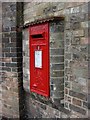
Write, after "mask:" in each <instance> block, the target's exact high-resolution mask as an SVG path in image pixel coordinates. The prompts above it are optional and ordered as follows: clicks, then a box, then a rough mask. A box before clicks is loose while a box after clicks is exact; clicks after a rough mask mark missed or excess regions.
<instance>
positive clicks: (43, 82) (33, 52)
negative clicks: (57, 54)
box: [29, 23, 50, 97]
mask: <svg viewBox="0 0 90 120" xmlns="http://www.w3.org/2000/svg"><path fill="white" fill-rule="evenodd" d="M29 30H30V90H31V91H32V92H36V93H38V94H41V95H43V96H46V97H49V92H50V90H49V89H50V88H49V24H48V23H43V24H38V25H33V26H30V29H29Z"/></svg>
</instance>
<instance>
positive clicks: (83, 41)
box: [80, 37, 89, 45]
mask: <svg viewBox="0 0 90 120" xmlns="http://www.w3.org/2000/svg"><path fill="white" fill-rule="evenodd" d="M80 43H81V45H85V44H89V38H85V37H82V38H81V39H80Z"/></svg>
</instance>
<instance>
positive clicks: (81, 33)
mask: <svg viewBox="0 0 90 120" xmlns="http://www.w3.org/2000/svg"><path fill="white" fill-rule="evenodd" d="M73 35H74V36H75V37H79V36H80V37H83V36H84V35H85V32H84V30H77V31H73Z"/></svg>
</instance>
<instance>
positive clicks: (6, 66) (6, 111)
mask: <svg viewBox="0 0 90 120" xmlns="http://www.w3.org/2000/svg"><path fill="white" fill-rule="evenodd" d="M17 6H18V4H16V3H14V2H7V3H5V2H3V3H2V24H3V26H2V43H1V42H0V43H1V44H2V56H0V62H2V65H0V68H2V72H0V73H1V80H0V85H1V87H2V92H1V94H2V98H0V100H1V99H2V102H0V103H2V110H1V111H2V116H3V117H6V118H19V117H20V105H19V104H20V92H19V91H20V90H21V80H22V77H21V75H22V44H21V40H22V39H21V36H20V32H18V29H16V27H17V25H19V24H18V23H17V20H16V19H17V17H18V15H17V9H18V7H17ZM19 7H20V5H19ZM0 9H1V7H0ZM19 17H20V16H19ZM19 20H20V19H19ZM17 28H18V27H17ZM0 40H1V39H0ZM0 90H1V88H0ZM1 111H0V112H1Z"/></svg>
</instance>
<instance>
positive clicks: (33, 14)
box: [23, 2, 88, 118]
mask: <svg viewBox="0 0 90 120" xmlns="http://www.w3.org/2000/svg"><path fill="white" fill-rule="evenodd" d="M53 16H57V17H62V16H63V17H64V18H65V20H64V21H63V22H64V25H63V27H62V28H63V32H61V33H59V35H60V37H61V39H55V40H54V41H53V40H52V39H51V37H52V36H53V34H55V33H53V34H52V33H50V42H51V43H50V47H51V48H52V46H55V47H56V48H58V45H60V48H59V49H62V50H61V51H62V53H61V52H60V54H63V55H64V57H63V56H62V58H60V60H64V66H63V64H62V70H63V69H64V82H63V83H62V86H61V83H60V82H61V81H63V78H62V79H60V78H59V79H56V80H55V83H54V85H57V87H56V89H57V91H56V93H55V92H54V91H53V94H54V95H55V96H57V93H59V94H58V97H59V96H60V88H61V87H62V88H63V84H64V88H63V89H64V108H65V109H66V110H69V111H70V112H68V114H67V112H65V111H66V110H65V109H63V108H62V107H61V108H62V109H63V111H64V116H60V115H57V116H58V117H59V118H60V117H65V115H66V117H71V118H75V117H80V118H81V117H82V118H84V117H87V116H88V4H87V3H82V2H79V3H70V2H69V3H58V2H56V3H55V2H54V3H50V2H47V3H38V2H37V3H25V4H24V25H26V24H28V23H31V22H34V21H36V20H41V19H45V18H48V17H53ZM63 22H60V24H63ZM53 24H54V23H50V25H51V27H52V26H53ZM60 24H59V22H58V25H57V26H60ZM63 35H64V37H63ZM56 37H57V38H58V36H56ZM52 41H53V42H52ZM63 42H64V43H63ZM53 43H54V44H53ZM51 44H52V45H51ZM61 45H62V46H61ZM63 47H64V49H63ZM51 48H50V49H51ZM53 52H55V49H53ZM63 52H64V53H63ZM57 54H59V52H58V53H57ZM60 54H59V55H60ZM29 57H30V56H29V32H28V28H27V29H24V31H23V86H24V89H25V91H26V97H25V102H26V108H27V109H29V111H28V110H27V115H28V116H29V114H30V115H31V112H30V111H31V110H32V109H33V111H34V112H35V113H36V117H41V116H42V117H46V116H47V117H51V115H50V113H51V114H53V117H56V115H55V111H57V110H56V109H58V108H59V107H57V106H61V104H60V101H59V102H56V101H57V100H54V103H55V102H56V103H55V104H51V103H52V102H51V101H52V100H53V99H52V100H51V101H50V100H46V98H44V97H43V96H39V95H37V94H35V93H33V94H31V92H30V88H29V85H30V78H29V76H30V71H29V69H30V68H29V66H28V65H29V62H30V61H29ZM63 58H64V59H63ZM52 59H53V60H55V61H57V63H58V60H59V59H55V57H54V58H51V57H50V62H51V63H52V61H53V60H52ZM59 62H60V61H59ZM60 67H61V66H60ZM60 67H59V66H58V68H57V69H59V68H60ZM51 70H53V68H51ZM59 70H61V69H59ZM54 85H53V88H54ZM27 92H28V93H27ZM50 92H52V90H50ZM27 94H28V95H27ZM51 98H53V97H52V96H51ZM58 100H60V99H58ZM36 101H37V102H36ZM38 102H39V103H40V104H39V103H38ZM30 103H31V104H30ZM57 103H59V105H58V104H57ZM33 104H34V105H33ZM43 104H44V105H45V106H44V108H45V109H44V108H43V109H44V110H42V109H41V108H42V107H41V106H43ZM56 105H57V106H56ZM50 106H51V108H50V109H52V110H49V109H48V107H50ZM30 107H31V108H32V109H30ZM34 108H37V109H38V111H40V112H41V115H40V114H38V112H36V111H35V109H34ZM46 110H47V112H46ZM34 112H33V113H34ZM48 113H49V114H48ZM61 113H62V112H61V109H59V114H61ZM62 114H63V113H62ZM34 115H35V114H34ZM34 115H32V116H34ZM29 117H30V116H29Z"/></svg>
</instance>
